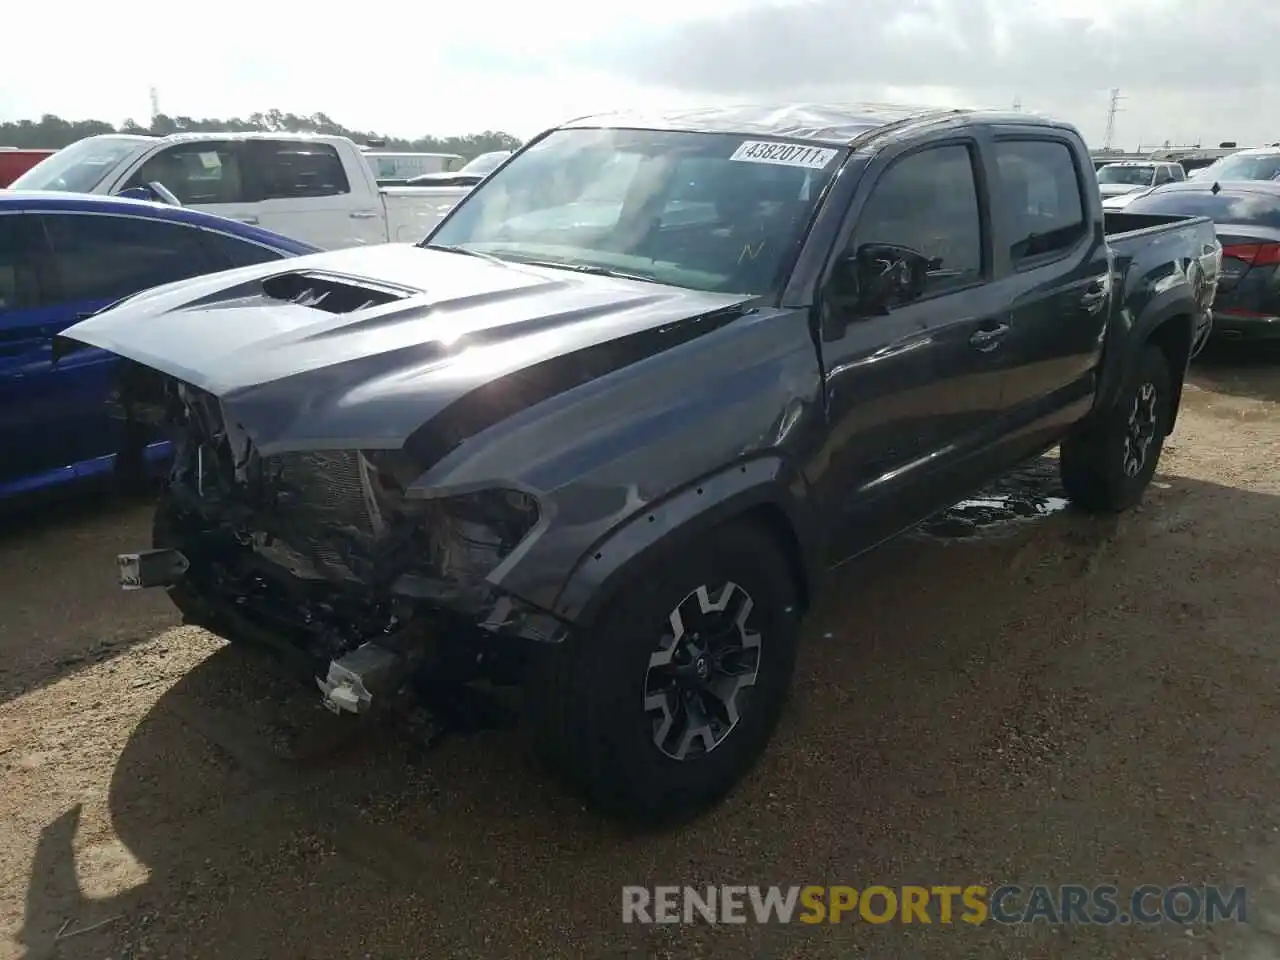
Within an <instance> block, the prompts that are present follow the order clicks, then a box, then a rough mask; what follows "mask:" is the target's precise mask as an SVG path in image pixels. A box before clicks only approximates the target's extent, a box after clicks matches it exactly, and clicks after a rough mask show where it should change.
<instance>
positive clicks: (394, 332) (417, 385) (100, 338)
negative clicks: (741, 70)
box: [63, 244, 750, 454]
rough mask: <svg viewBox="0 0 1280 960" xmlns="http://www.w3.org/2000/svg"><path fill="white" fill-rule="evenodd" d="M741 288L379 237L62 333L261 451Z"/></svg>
mask: <svg viewBox="0 0 1280 960" xmlns="http://www.w3.org/2000/svg"><path fill="white" fill-rule="evenodd" d="M308 288H312V289H308ZM299 289H302V290H306V291H307V293H306V294H305V295H303V296H300V297H292V296H291V297H288V298H284V299H282V298H281V291H282V290H285V291H295V290H299ZM316 290H319V291H326V290H328V291H331V292H329V293H328V294H327V295H326V296H325V297H324V298H322V299H320V300H319V301H318V302H317V300H316V294H315V291H316ZM272 293H274V296H273V295H272ZM366 293H367V294H368V296H367V297H366V296H365V294H366ZM748 299H750V298H747V297H744V296H742V295H740V294H714V293H700V292H697V291H691V290H686V289H683V288H678V287H670V286H665V285H662V284H656V283H647V282H644V281H635V280H623V279H616V278H612V277H600V276H590V275H585V274H580V273H575V272H572V271H570V270H561V269H554V268H540V267H530V266H524V265H520V264H513V263H502V262H497V261H493V260H490V259H485V258H481V257H473V256H467V255H463V254H458V253H450V252H447V251H437V250H426V249H421V248H418V247H414V246H409V245H406V244H385V245H378V246H372V247H356V248H352V249H349V250H340V251H334V252H329V253H320V254H315V255H311V256H306V257H297V258H293V259H289V260H282V261H276V262H273V263H270V264H262V265H258V266H253V267H245V268H242V269H238V270H231V271H227V272H225V273H219V274H214V275H212V276H208V277H201V278H197V279H194V280H187V281H183V282H181V283H176V284H170V285H167V286H164V287H158V288H156V289H154V290H150V291H147V292H144V293H142V294H140V295H138V296H136V297H133V298H130V299H129V300H127V301H125V302H124V303H122V304H120V305H118V306H116V307H115V308H113V309H111V310H108V311H107V312H105V313H102V314H99V315H98V316H95V317H91V318H89V319H87V320H83V321H81V322H80V323H78V324H76V325H75V326H73V327H71V328H69V329H68V330H66V331H65V332H64V334H63V336H64V337H66V338H68V339H71V340H76V341H79V342H82V343H86V344H89V345H92V346H95V347H100V348H102V349H105V350H109V351H111V352H113V353H116V354H119V355H121V356H123V357H127V358H129V359H131V360H134V361H137V362H138V363H141V364H143V365H144V366H147V367H151V368H153V369H155V370H159V371H161V372H163V373H166V374H169V375H170V376H173V377H176V378H177V379H179V380H183V381H185V382H187V383H189V384H192V385H193V386H196V387H199V388H201V389H203V390H206V391H208V392H209V393H211V394H213V395H215V396H217V397H219V398H220V399H221V400H222V405H223V411H224V415H225V416H227V417H228V418H230V419H233V420H235V421H236V422H237V423H238V424H239V425H240V426H241V427H242V428H243V429H244V430H246V431H247V432H248V433H249V435H250V437H252V439H253V440H254V442H255V443H256V444H257V445H258V448H259V450H260V452H262V453H263V454H271V453H279V452H284V451H288V450H303V449H350V448H356V447H360V448H396V447H399V446H400V445H402V444H403V443H404V441H405V440H406V438H407V437H408V436H409V435H410V434H412V433H413V432H414V431H416V430H417V429H418V428H419V427H421V426H422V425H424V424H425V423H427V422H428V421H430V420H431V418H432V417H433V416H435V415H436V414H437V413H439V412H440V411H441V410H442V409H443V408H445V407H446V406H448V405H449V404H451V403H453V402H454V401H456V400H458V399H459V398H461V397H462V396H464V395H465V394H467V393H469V392H471V391H472V390H474V389H476V388H478V387H481V386H484V385H485V384H487V383H490V382H491V381H494V380H497V379H499V378H501V377H504V376H507V375H509V374H512V373H515V372H517V371H521V370H524V369H527V368H530V367H533V366H535V365H537V364H539V363H541V362H543V361H546V360H551V359H555V358H558V357H562V356H565V355H567V354H572V353H574V352H576V351H580V350H584V349H586V348H589V347H593V346H596V345H598V344H603V343H605V342H607V341H612V340H618V339H620V338H625V337H629V336H631V335H633V334H638V333H642V332H644V331H647V330H654V329H656V328H660V327H665V326H668V325H670V324H673V323H677V322H679V321H684V320H690V319H694V318H697V317H701V316H703V315H705V314H708V313H713V312H717V311H721V310H724V309H726V308H729V307H733V306H735V305H738V304H742V303H745V302H746V301H747V300H748ZM366 300H367V301H372V302H373V305H365V304H364V301H366ZM379 301H381V302H379ZM344 303H345V305H346V306H345V308H344ZM335 310H340V311H342V312H335Z"/></svg>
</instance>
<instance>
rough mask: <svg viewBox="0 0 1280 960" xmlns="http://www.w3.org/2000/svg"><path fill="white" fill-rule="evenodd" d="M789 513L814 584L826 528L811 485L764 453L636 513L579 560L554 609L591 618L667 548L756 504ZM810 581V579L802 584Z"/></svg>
mask: <svg viewBox="0 0 1280 960" xmlns="http://www.w3.org/2000/svg"><path fill="white" fill-rule="evenodd" d="M762 507H767V508H771V509H773V510H775V511H777V512H778V513H780V514H781V516H782V517H785V519H786V523H787V525H788V526H789V527H790V531H789V532H790V534H791V535H792V537H793V538H794V546H795V547H797V548H798V550H797V553H798V557H797V559H798V560H799V561H800V564H801V566H802V568H803V569H802V570H801V571H798V572H799V573H800V574H801V575H802V576H803V577H804V578H805V584H808V583H812V582H813V581H814V580H815V575H816V573H817V572H818V570H819V569H820V568H819V562H820V561H819V557H820V544H821V540H820V538H819V535H818V528H817V525H816V523H814V522H813V518H812V508H811V503H810V500H809V497H808V486H807V484H806V483H805V481H804V479H803V478H802V477H801V475H800V474H799V472H798V471H796V470H794V469H793V468H792V467H791V465H790V464H789V463H788V462H787V461H786V460H784V459H783V458H782V457H779V456H775V455H770V456H765V457H759V458H756V459H753V460H749V461H746V462H743V463H737V464H735V465H733V466H732V467H729V468H727V469H724V470H721V471H719V472H717V473H715V474H712V475H711V476H708V477H704V478H703V479H701V480H698V481H697V482H695V483H691V484H688V485H686V486H684V487H681V488H680V489H678V490H676V491H674V492H672V493H670V494H668V495H667V496H666V497H664V498H663V499H661V500H659V501H657V502H655V503H652V504H650V505H649V506H648V507H647V508H646V509H644V510H639V511H637V512H636V513H634V514H632V515H631V516H630V517H628V518H627V519H626V520H624V521H623V522H622V523H621V524H619V525H618V526H616V527H614V528H613V529H612V530H610V531H609V533H607V534H606V535H605V536H604V537H602V538H601V539H600V540H599V541H597V542H596V543H595V544H594V545H593V546H592V547H591V548H590V549H589V550H588V551H587V552H586V553H585V554H584V555H583V556H582V558H581V559H580V560H579V561H578V563H577V564H576V565H575V566H574V568H573V570H572V571H571V572H570V574H569V576H568V578H567V579H566V580H565V584H564V586H563V587H562V588H561V590H560V593H559V595H558V597H557V598H556V603H555V609H554V613H555V614H556V615H557V616H558V617H561V618H563V619H565V620H568V621H570V622H574V623H588V622H590V621H591V619H592V618H593V617H594V616H595V614H596V613H597V611H598V610H599V609H600V607H601V606H603V604H604V603H605V601H606V600H608V599H609V597H611V596H612V595H613V594H614V593H615V592H616V591H617V590H618V589H620V588H621V587H622V586H624V585H625V584H626V583H627V582H628V580H629V578H630V577H631V576H632V575H633V574H636V573H639V572H642V571H643V568H644V567H645V566H646V565H647V564H648V563H649V562H650V561H652V560H654V559H655V558H657V557H658V555H659V554H660V553H661V552H663V551H664V550H666V549H668V548H670V547H671V546H673V545H674V544H676V543H677V542H679V541H680V540H683V539H684V538H686V537H694V536H697V535H698V534H699V533H703V532H705V531H707V530H708V529H710V528H711V527H714V526H716V525H718V524H720V523H723V522H725V521H727V520H730V519H732V518H733V517H735V516H740V515H742V514H744V513H747V512H748V511H751V510H753V509H758V508H762ZM802 586H804V584H802Z"/></svg>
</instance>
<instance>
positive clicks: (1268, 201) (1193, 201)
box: [1125, 190, 1280, 229]
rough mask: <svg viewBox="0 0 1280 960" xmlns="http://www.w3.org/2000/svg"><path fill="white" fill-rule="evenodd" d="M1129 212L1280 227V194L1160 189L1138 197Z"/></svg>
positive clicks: (1127, 210) (1126, 209)
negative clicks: (1165, 214) (1180, 215)
mask: <svg viewBox="0 0 1280 960" xmlns="http://www.w3.org/2000/svg"><path fill="white" fill-rule="evenodd" d="M1125 212H1126V213H1176V214H1182V215H1183V216H1188V217H1208V218H1209V219H1210V220H1212V221H1214V222H1215V223H1235V224H1250V225H1252V226H1258V227H1271V228H1273V229H1280V195H1272V194H1271V193H1263V192H1262V191H1261V190H1259V191H1258V192H1256V193H1255V192H1253V191H1245V190H1240V191H1233V190H1222V191H1220V192H1219V193H1213V192H1212V191H1210V190H1203V191H1201V190H1169V191H1164V190H1157V191H1155V192H1154V193H1149V194H1147V195H1146V196H1142V197H1138V198H1137V199H1136V200H1134V201H1133V202H1132V203H1130V204H1129V205H1128V206H1127V207H1126V208H1125Z"/></svg>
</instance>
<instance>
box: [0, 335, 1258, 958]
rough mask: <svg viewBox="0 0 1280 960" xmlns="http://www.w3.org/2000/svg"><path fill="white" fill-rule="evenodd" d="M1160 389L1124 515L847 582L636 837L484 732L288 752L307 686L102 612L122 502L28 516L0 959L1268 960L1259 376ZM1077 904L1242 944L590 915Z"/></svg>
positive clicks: (12, 547)
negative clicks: (759, 897) (712, 771)
mask: <svg viewBox="0 0 1280 960" xmlns="http://www.w3.org/2000/svg"><path fill="white" fill-rule="evenodd" d="M1195 381H1196V387H1195V388H1194V389H1193V390H1192V391H1191V392H1190V393H1189V395H1188V397H1187V401H1186V405H1185V408H1184V415H1183V419H1182V421H1181V422H1180V424H1179V428H1178V431H1177V433H1176V434H1175V435H1174V437H1173V438H1172V440H1171V446H1170V448H1169V449H1168V452H1167V454H1166V458H1165V460H1164V462H1163V464H1162V471H1161V475H1160V476H1159V477H1158V480H1157V483H1156V486H1155V487H1154V488H1153V489H1152V490H1151V493H1150V495H1149V497H1148V499H1147V501H1146V503H1145V505H1144V506H1143V508H1142V509H1141V510H1140V511H1139V512H1137V513H1134V514H1132V515H1129V516H1127V517H1124V518H1122V519H1120V520H1119V521H1118V522H1117V521H1114V520H1113V521H1102V520H1098V519H1094V518H1089V517H1085V516H1081V515H1078V514H1075V513H1073V512H1072V511H1070V510H1067V511H1063V512H1057V513H1054V514H1052V515H1049V516H1045V517H1043V518H1038V519H1031V520H1024V521H1018V522H1004V523H996V524H994V525H992V526H991V527H990V528H988V529H986V530H985V531H982V532H980V533H979V534H978V535H975V536H957V534H958V533H965V532H966V530H965V529H964V528H965V523H964V522H963V513H962V512H961V513H957V514H956V515H954V516H952V517H950V518H948V519H947V521H946V522H944V523H941V524H935V525H934V526H933V527H932V531H933V532H932V533H929V532H921V533H918V534H914V535H912V536H910V537H905V538H902V539H901V540H900V541H898V542H896V543H894V544H891V545H890V546H888V547H885V548H883V549H881V550H880V551H878V552H877V553H875V554H874V555H873V556H870V557H868V558H866V559H865V561H863V562H860V563H858V564H855V565H853V566H852V567H851V568H850V569H848V570H847V571H846V573H845V575H844V588H843V589H840V590H837V591H835V593H834V594H833V595H832V596H831V597H830V598H829V601H828V602H826V603H825V604H824V605H823V607H822V609H821V610H819V611H818V613H817V615H816V616H815V617H814V618H813V620H812V622H811V623H810V625H809V629H808V642H807V644H806V646H805V649H804V653H803V655H802V661H801V665H800V668H799V673H798V676H797V682H796V688H795V693H794V696H793V699H792V702H791V705H790V708H789V711H788V713H787V715H786V717H785V720H784V723H783V726H782V728H781V730H780V732H779V735H778V736H777V738H776V739H775V741H774V743H773V745H772V748H771V750H770V751H769V753H768V755H767V757H766V759H765V760H764V761H763V762H762V764H761V765H760V767H759V768H758V769H757V771H756V773H755V774H754V775H753V776H752V777H751V778H750V780H749V781H748V782H747V783H746V784H745V785H744V786H743V787H742V788H741V789H739V790H738V791H737V792H736V793H735V794H734V795H733V796H732V797H731V798H730V800H729V801H728V802H727V803H726V804H725V805H724V806H723V807H721V808H720V809H718V810H717V811H715V812H713V813H712V814H710V815H709V816H707V817H705V818H703V819H702V820H701V821H699V822H697V823H695V824H693V825H691V826H689V827H687V828H684V829H681V830H679V831H675V832H669V833H665V834H662V835H648V836H637V835H629V834H627V833H625V832H623V831H621V830H619V829H618V828H615V827H612V826H610V825H608V824H605V823H602V822H601V821H599V820H598V819H596V818H595V817H593V816H592V815H590V814H588V813H586V812H584V811H582V810H581V808H580V807H579V806H578V805H577V804H575V803H573V802H571V801H569V800H566V799H565V798H564V797H563V796H562V795H561V794H560V793H559V792H558V791H557V790H556V789H555V788H554V787H553V786H551V785H549V784H548V783H547V782H545V781H544V780H543V779H542V778H541V777H540V776H539V775H538V774H537V773H536V772H535V771H534V770H533V769H532V767H531V764H530V763H529V761H528V759H527V755H526V751H525V748H524V746H523V741H522V740H521V738H520V737H519V736H518V734H517V733H515V732H513V731H510V730H491V731H484V732H480V733H473V734H470V735H457V736H453V737H446V738H444V739H443V740H441V741H440V743H439V744H438V745H437V746H435V747H434V748H432V749H431V750H429V751H427V752H425V754H424V753H422V752H421V751H416V750H414V749H412V747H411V745H410V744H408V743H406V742H403V741H390V742H389V741H385V740H383V741H372V742H370V741H362V742H356V743H354V744H350V745H348V746H347V747H346V748H344V749H342V750H339V751H336V752H333V753H331V754H329V755H324V754H320V755H317V754H315V753H314V749H313V746H314V744H315V743H319V742H324V738H325V737H326V736H328V735H329V734H330V733H331V732H333V731H330V730H329V727H328V725H329V724H336V723H338V722H339V721H337V720H336V719H335V718H331V717H329V716H328V715H327V714H325V713H323V711H321V710H319V709H318V707H317V706H316V697H315V696H314V694H313V693H312V692H310V691H307V690H306V689H304V688H302V687H295V686H294V685H293V683H292V682H291V681H289V680H286V679H284V678H282V677H280V676H279V675H278V674H277V673H275V672H273V664H272V662H271V661H270V659H268V658H267V657H266V656H265V655H263V654H258V653H255V652H253V651H243V650H240V649H232V648H230V647H228V646H226V645H225V644H224V643H222V642H221V641H220V640H218V639H217V638H215V637H213V636H211V635H209V634H207V633H204V632H202V631H200V630H196V629H193V628H185V627H179V626H176V625H175V623H176V619H175V616H174V614H173V612H172V611H171V610H170V608H169V606H168V604H167V601H166V600H165V598H164V597H163V596H152V595H123V594H121V593H120V592H119V591H118V590H117V589H116V587H115V586H114V583H113V579H112V578H113V573H114V571H113V569H112V563H113V556H114V554H115V553H116V552H118V551H120V550H124V549H129V548H131V547H134V546H136V545H138V544H140V543H142V542H143V541H144V540H145V539H146V531H147V529H148V513H147V510H146V508H145V507H144V506H141V505H134V506H128V505H125V506H121V505H112V504H106V505H97V506H94V507H92V508H86V509H79V510H76V511H73V512H69V511H68V510H67V509H66V508H63V509H60V510H58V511H56V512H55V511H45V512H43V513H41V514H40V515H39V516H37V517H34V518H28V519H27V521H26V522H24V523H23V524H22V525H21V527H20V528H19V529H11V530H9V531H8V532H7V533H5V534H4V535H3V536H2V537H0V582H2V583H3V584H4V586H3V596H2V599H0V772H2V773H3V784H4V789H3V791H0V933H2V934H3V936H2V937H0V957H4V958H9V957H20V956H25V957H32V958H34V957H64V958H71V957H74V958H86V960H90V958H101V957H110V958H114V960H125V958H133V957H144V956H145V957H175V958H183V960H186V958H197V957H219V958H234V960H254V958H271V960H285V958H290V960H293V958H309V960H310V958H322V957H323V958H366V957H368V958H393V957H394V958H402V957H403V958H428V957H430V958H440V957H490V956H494V957H497V956H511V957H527V958H542V957H553V956H566V957H590V958H597V957H600V958H603V957H612V956H636V957H641V956H644V957H685V956H689V957H698V956H732V957H770V958H778V957H814V958H825V957H831V958H836V957H839V958H853V957H877V958H878V957H946V958H955V957H984V958H985V957H1051V956H1052V957H1058V956H1062V957H1087V958H1101V957H1158V956H1167V957H1197V958H1198V957H1203V956H1229V957H1241V958H1254V957H1258V958H1262V957H1274V956H1280V914H1273V913H1272V912H1271V911H1272V907H1273V900H1275V899H1276V898H1277V897H1278V896H1280V832H1278V831H1280V797H1278V796H1277V794H1276V791H1275V786H1276V783H1277V773H1278V772H1280V771H1278V770H1277V767H1278V758H1277V752H1276V750H1275V749H1274V746H1275V743H1276V739H1277V734H1276V731H1277V723H1278V721H1280V687H1278V686H1277V680H1278V679H1280V606H1278V605H1277V597H1278V596H1280V537H1278V536H1277V532H1278V531H1277V527H1278V526H1280V363H1277V362H1275V361H1274V360H1273V361H1272V362H1270V363H1265V364H1259V363H1246V362H1243V361H1242V360H1241V359H1240V358H1239V357H1228V358H1225V359H1216V360H1214V361H1211V362H1209V363H1207V364H1203V365H1201V368H1200V370H1199V372H1198V373H1197V374H1196V376H1195ZM1040 476H1041V473H1038V472H1036V471H1034V470H1033V471H1032V472H1031V473H1029V474H1028V475H1027V477H1028V478H1029V479H1026V480H1025V482H1026V483H1030V484H1033V485H1034V484H1037V483H1040V484H1042V485H1043V481H1041V480H1040V479H1038V478H1039V477H1040ZM1042 492H1045V493H1052V492H1053V491H1052V490H1050V489H1044V490H1042ZM280 700H285V701H287V702H286V703H285V704H284V705H283V706H281V705H280V703H279V701H280ZM299 744H311V745H312V747H308V748H307V749H308V750H309V751H311V752H308V753H306V754H303V755H301V756H300V755H299V752H298V751H299V750H301V749H302V747H300V746H299ZM1109 881H1110V882H1115V883H1117V884H1119V885H1121V886H1122V887H1123V886H1128V885H1135V884H1139V883H1155V884H1160V885H1166V886H1167V885H1172V884H1175V883H1178V882H1181V881H1187V882H1191V883H1227V884H1233V883H1246V884H1249V885H1250V892H1249V897H1250V899H1249V904H1248V909H1249V921H1250V922H1249V923H1248V924H1247V925H1244V926H1241V925H1238V924H1225V925H1222V924H1220V925H1218V926H1216V927H1213V928H1206V927H1196V928H1191V929H1187V930H1183V929H1180V928H1177V927H1174V926H1172V925H1166V926H1162V927H1159V928H1138V927H1135V926H1128V927H1112V928H1109V929H1102V928H1096V927H1092V928H1089V927H1078V928H1068V929H1065V930H1064V929H1055V928H1047V927H1044V926H1037V927H1036V928H1035V929H1032V930H1026V929H1024V930H1020V931H1015V930H1011V929H1008V928H1002V927H998V926H994V925H989V926H985V927H982V928H979V929H974V928H971V927H967V926H964V925H957V926H951V927H944V926H938V925H934V926H932V927H927V928H925V927H920V926H902V925H890V926H869V925H867V924H865V923H860V922H855V923H849V924H843V925H840V926H834V927H832V926H828V927H824V928H822V929H819V930H814V929H811V928H801V927H799V926H795V927H781V926H758V925H754V924H753V925H748V926H745V927H734V928H727V927H709V926H698V927H671V926H666V927H637V926H624V925H623V924H622V923H621V921H620V889H621V887H622V885H624V884H633V883H641V884H657V883H669V884H684V883H690V884H707V883H735V882H737V883H748V884H770V883H780V884H792V883H849V884H853V885H855V886H863V885H865V884H868V883H872V882H876V883H886V884H889V885H899V884H905V883H922V884H943V883H949V884H960V885H963V884H968V883H987V884H995V883H999V882H1012V883H1020V884H1023V885H1030V884H1033V883H1037V882H1045V883H1070V882H1080V883H1086V884H1097V883H1106V882H1109ZM1276 905H1280V901H1277V903H1276ZM1273 917H1275V919H1273ZM104 921H105V922H104ZM99 923H102V925H101V926H98V927H96V928H95V929H86V928H88V927H90V926H92V925H94V924H99ZM80 931H85V932H83V933H81V932H80Z"/></svg>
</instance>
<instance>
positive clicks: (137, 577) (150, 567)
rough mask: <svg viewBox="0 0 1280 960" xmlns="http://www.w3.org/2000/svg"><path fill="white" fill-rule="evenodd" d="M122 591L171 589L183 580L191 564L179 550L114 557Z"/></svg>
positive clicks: (125, 554) (143, 552) (153, 551)
mask: <svg viewBox="0 0 1280 960" xmlns="http://www.w3.org/2000/svg"><path fill="white" fill-rule="evenodd" d="M116 563H117V565H118V566H119V568H120V588H121V589H122V590H144V589H146V588H147V587H171V586H173V585H174V584H175V583H177V582H178V581H179V580H181V579H182V578H183V576H184V575H185V574H186V572H187V570H188V569H190V567H191V562H190V561H189V560H188V559H187V558H186V556H185V555H183V553H182V551H181V550H141V551H139V552H138V553H121V554H118V555H117V556H116Z"/></svg>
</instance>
